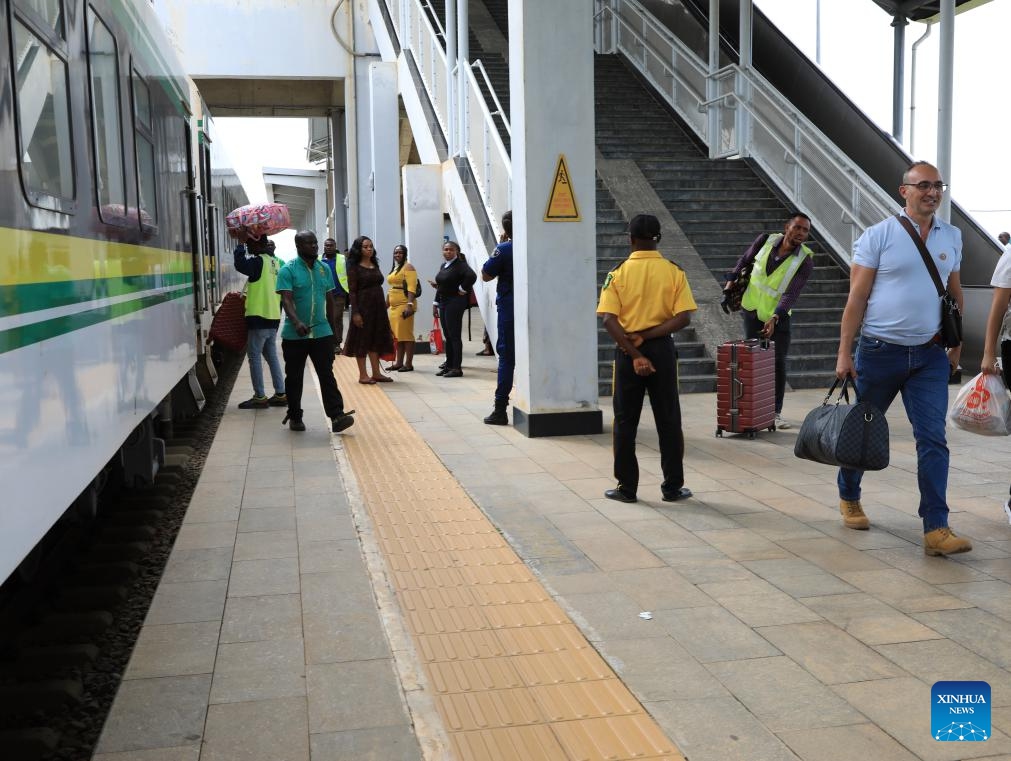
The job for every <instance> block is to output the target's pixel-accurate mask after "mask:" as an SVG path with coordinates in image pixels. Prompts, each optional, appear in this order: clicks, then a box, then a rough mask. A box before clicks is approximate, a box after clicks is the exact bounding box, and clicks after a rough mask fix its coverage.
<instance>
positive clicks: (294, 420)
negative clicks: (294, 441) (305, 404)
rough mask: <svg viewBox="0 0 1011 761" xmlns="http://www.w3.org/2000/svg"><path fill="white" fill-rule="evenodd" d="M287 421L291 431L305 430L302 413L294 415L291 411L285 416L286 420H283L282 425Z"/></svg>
mask: <svg viewBox="0 0 1011 761" xmlns="http://www.w3.org/2000/svg"><path fill="white" fill-rule="evenodd" d="M285 423H287V424H288V430H289V431H304V430H305V423H303V422H302V415H301V414H300V415H299V416H298V417H294V416H293V415H292V414H291V413H290V412H289V413H288V414H287V415H285V416H284V420H282V421H281V425H284V424H285Z"/></svg>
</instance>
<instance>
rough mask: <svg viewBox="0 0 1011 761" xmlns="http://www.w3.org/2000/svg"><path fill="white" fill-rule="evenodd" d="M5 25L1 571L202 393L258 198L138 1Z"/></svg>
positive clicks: (87, 0)
mask: <svg viewBox="0 0 1011 761" xmlns="http://www.w3.org/2000/svg"><path fill="white" fill-rule="evenodd" d="M0 34H2V35H3V41H4V44H3V46H0V51H2V53H0V582H4V581H6V580H8V579H9V578H10V577H11V575H12V574H14V573H16V572H20V573H21V574H27V573H28V572H29V571H30V569H31V568H32V567H33V566H34V565H36V564H37V562H38V559H39V557H40V556H41V554H42V550H41V545H40V542H41V541H42V540H43V538H44V537H45V535H46V534H47V532H49V531H50V529H51V528H53V527H54V525H56V524H57V523H58V522H59V521H60V520H61V517H63V516H68V517H69V516H77V517H81V516H83V517H85V518H86V517H89V516H90V515H92V514H93V513H94V510H95V508H96V504H97V496H98V493H99V491H100V490H101V489H102V488H103V487H104V486H106V485H108V484H111V483H125V484H127V485H131V484H137V485H139V484H146V483H150V482H151V481H152V479H153V477H154V476H155V474H156V473H157V470H158V467H159V464H160V463H162V462H163V461H164V445H163V442H162V440H161V439H160V438H159V432H160V431H161V430H162V427H161V426H160V423H164V422H167V421H169V420H171V419H172V418H173V416H180V415H187V414H194V413H195V412H196V410H198V409H199V406H200V404H201V403H202V400H203V393H204V392H205V391H206V390H207V387H208V384H209V383H212V382H213V378H214V377H216V376H215V374H214V371H213V366H212V365H211V363H210V361H209V357H208V349H207V346H206V342H205V339H206V335H207V331H208V328H209V324H210V316H211V312H212V310H213V308H214V305H216V304H217V303H219V301H220V296H221V295H222V294H223V293H224V292H225V291H227V290H228V289H229V288H230V287H231V286H232V285H233V284H232V283H231V282H229V278H233V277H236V275H235V273H234V272H233V271H232V267H230V266H227V267H222V263H221V260H220V254H221V253H227V252H228V251H230V246H229V245H228V242H227V236H226V234H225V229H224V219H223V217H224V214H225V213H227V212H228V211H229V210H230V209H232V208H234V207H236V206H240V205H242V204H244V203H246V196H245V193H244V191H243V189H242V187H241V185H240V184H239V182H238V180H237V177H236V175H235V173H234V171H233V170H231V169H230V168H229V164H228V162H227V158H226V157H225V155H224V154H223V152H222V151H220V150H219V147H218V144H217V142H216V141H215V139H214V137H215V135H214V129H213V124H212V123H211V121H210V119H209V118H208V117H207V115H206V109H205V107H204V104H203V103H202V102H201V100H200V98H199V96H198V95H197V92H196V89H195V87H194V86H193V84H192V82H190V81H189V80H188V79H187V78H186V75H185V72H184V71H183V68H182V66H181V64H180V63H179V61H178V59H177V58H176V56H175V53H174V51H173V50H172V47H171V45H170V44H169V42H168V40H167V39H166V38H165V37H164V35H163V34H162V33H161V27H160V24H159V21H158V19H157V18H156V17H155V15H154V13H153V11H152V10H151V8H150V7H149V3H148V2H146V0H0ZM226 264H229V262H228V261H227V260H226Z"/></svg>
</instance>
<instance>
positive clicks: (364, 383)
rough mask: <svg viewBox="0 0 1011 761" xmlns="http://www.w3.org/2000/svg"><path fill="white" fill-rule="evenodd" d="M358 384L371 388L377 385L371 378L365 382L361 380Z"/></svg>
mask: <svg viewBox="0 0 1011 761" xmlns="http://www.w3.org/2000/svg"><path fill="white" fill-rule="evenodd" d="M358 382H359V383H361V384H362V385H363V386H371V385H373V384H374V383H375V381H374V380H372V379H371V378H366V379H365V380H362V379H361V378H359V379H358Z"/></svg>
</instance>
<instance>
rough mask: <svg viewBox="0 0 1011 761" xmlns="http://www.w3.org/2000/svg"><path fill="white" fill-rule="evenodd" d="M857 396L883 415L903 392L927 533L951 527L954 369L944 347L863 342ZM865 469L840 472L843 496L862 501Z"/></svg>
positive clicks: (858, 360) (873, 340)
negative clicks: (947, 426) (948, 433)
mask: <svg viewBox="0 0 1011 761" xmlns="http://www.w3.org/2000/svg"><path fill="white" fill-rule="evenodd" d="M855 364H856V369H857V394H858V395H859V397H860V400H861V401H864V402H870V403H871V404H873V405H874V406H875V407H877V408H878V409H879V410H881V411H882V412H886V411H887V410H888V407H889V405H891V403H892V400H894V399H895V395H896V394H899V393H901V394H902V404H903V405H904V406H905V408H906V416H907V417H908V418H909V422H910V423H911V424H912V426H913V438H914V439H915V440H916V480H917V483H918V484H919V487H920V510H919V512H920V517H921V518H922V519H923V531H924V533H927V532H928V531H933V530H934V529H936V528H941V527H943V526H947V525H948V502H947V499H946V497H945V494H946V492H947V490H948V443H947V441H946V440H945V437H944V418H945V413H946V412H947V409H948V376H949V374H950V373H951V368H950V366H949V365H948V357H947V355H946V354H945V352H944V349H943V348H941V346H940V344H936V343H930V344H925V345H922V346H899V345H897V344H890V343H885V342H884V341H879V340H877V339H876V338H863V337H861V338H860V341H859V342H858V343H857V351H856V363H855ZM863 475H864V472H863V471H862V470H850V469H848V468H840V469H839V477H838V483H839V497H840V498H841V499H848V500H858V499H860V479H861V478H863Z"/></svg>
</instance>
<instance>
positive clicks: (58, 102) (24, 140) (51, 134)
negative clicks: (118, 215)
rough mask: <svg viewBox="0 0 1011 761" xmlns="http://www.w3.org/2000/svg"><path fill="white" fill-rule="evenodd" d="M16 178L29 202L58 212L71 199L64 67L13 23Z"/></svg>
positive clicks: (72, 185) (71, 181)
mask: <svg viewBox="0 0 1011 761" xmlns="http://www.w3.org/2000/svg"><path fill="white" fill-rule="evenodd" d="M12 53H13V55H14V65H15V72H16V74H15V81H16V83H17V110H18V128H19V136H20V139H21V142H20V144H19V147H20V150H21V178H22V182H23V183H24V186H25V190H26V191H27V192H28V194H29V196H30V198H31V201H32V203H35V204H37V205H41V206H46V207H47V208H49V207H52V208H57V209H60V208H61V206H60V204H59V202H58V200H57V199H72V198H73V197H74V171H73V158H72V153H71V145H70V113H69V111H70V108H69V99H68V92H67V64H66V63H65V62H64V60H63V59H62V58H60V57H59V56H58V55H57V54H56V53H55V52H54V51H52V50H51V49H50V48H49V47H48V46H47V45H46V44H45V43H43V42H42V41H41V40H40V39H39V38H38V37H36V36H35V35H34V34H33V33H32V32H31V31H29V29H28V27H26V26H25V25H24V24H22V23H21V21H20V19H15V20H14V49H13V51H12Z"/></svg>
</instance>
